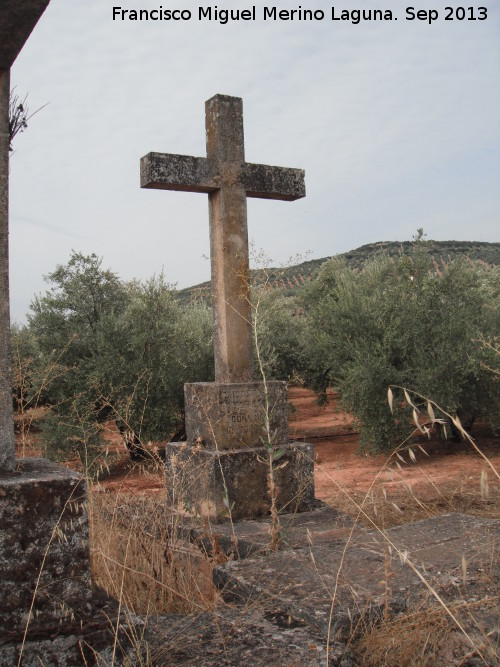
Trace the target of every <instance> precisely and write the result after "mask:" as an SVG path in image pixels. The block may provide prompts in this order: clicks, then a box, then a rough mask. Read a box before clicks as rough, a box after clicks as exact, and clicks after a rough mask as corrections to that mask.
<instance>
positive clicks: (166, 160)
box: [141, 153, 220, 192]
mask: <svg viewBox="0 0 500 667" xmlns="http://www.w3.org/2000/svg"><path fill="white" fill-rule="evenodd" d="M219 187H220V184H219V182H218V179H217V177H215V176H214V175H213V173H212V171H211V169H210V163H209V161H208V160H207V158H203V157H191V156H190V155H175V154H173V153H148V154H147V155H145V156H144V157H143V158H141V188H155V189H158V190H181V191H183V192H213V191H214V190H217V189H218V188H219Z"/></svg>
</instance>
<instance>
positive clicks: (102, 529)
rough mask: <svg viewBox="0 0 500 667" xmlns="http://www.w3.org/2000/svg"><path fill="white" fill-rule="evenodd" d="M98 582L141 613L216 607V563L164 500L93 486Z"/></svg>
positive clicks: (92, 538)
mask: <svg viewBox="0 0 500 667" xmlns="http://www.w3.org/2000/svg"><path fill="white" fill-rule="evenodd" d="M89 522H90V544H91V559H92V574H93V577H94V581H95V583H96V584H97V585H98V586H99V587H101V588H103V589H104V590H106V591H107V592H108V593H109V594H111V595H112V596H114V597H115V598H117V599H118V600H119V601H120V603H121V604H123V605H124V606H125V607H126V608H127V609H128V610H129V611H131V612H133V613H136V614H141V615H151V614H153V615H156V614H164V613H169V612H175V613H190V612H195V611H205V610H207V609H210V608H213V605H214V604H215V600H216V591H215V588H214V585H213V583H212V563H211V562H210V561H209V560H208V559H207V558H206V557H205V555H203V554H201V552H200V551H198V550H197V549H196V548H195V547H194V546H193V545H191V544H190V542H189V539H188V535H187V534H185V533H183V529H182V526H181V524H180V523H179V517H178V516H177V515H172V514H169V512H168V511H167V506H166V500H165V498H161V499H160V498H158V497H157V496H155V497H148V496H147V495H144V494H142V495H130V494H129V493H121V492H115V493H109V492H106V491H103V490H102V489H100V488H99V486H98V485H97V486H93V487H91V488H90V490H89Z"/></svg>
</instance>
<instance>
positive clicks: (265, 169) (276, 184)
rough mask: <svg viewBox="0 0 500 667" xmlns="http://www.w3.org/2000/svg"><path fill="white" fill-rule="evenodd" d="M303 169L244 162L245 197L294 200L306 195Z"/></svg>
mask: <svg viewBox="0 0 500 667" xmlns="http://www.w3.org/2000/svg"><path fill="white" fill-rule="evenodd" d="M304 174H305V172H304V170H303V169H289V168H288V167H271V166H269V165H266V164H253V163H251V162H246V163H245V165H244V171H243V183H244V187H245V190H246V193H247V197H258V198H259V199H281V200H284V201H294V200H295V199H301V198H302V197H305V196H306V185H305V181H304Z"/></svg>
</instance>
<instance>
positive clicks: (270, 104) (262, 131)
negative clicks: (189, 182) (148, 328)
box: [10, 0, 500, 321]
mask: <svg viewBox="0 0 500 667" xmlns="http://www.w3.org/2000/svg"><path fill="white" fill-rule="evenodd" d="M410 1H411V0H410ZM449 4H451V3H446V2H442V1H440V0H435V1H434V2H420V0H419V2H418V9H420V10H422V9H431V8H432V9H434V10H437V12H438V18H437V19H436V20H435V21H433V22H432V24H429V23H428V22H426V21H420V20H413V21H408V20H406V18H405V17H406V16H407V14H406V11H405V10H406V7H407V6H411V5H406V4H405V3H404V2H402V1H401V0H399V1H394V0H387V1H386V2H385V3H380V4H378V3H374V2H372V1H371V0H357V1H356V2H354V0H352V1H351V2H349V1H348V0H345V1H344V2H343V3H342V4H339V5H335V10H336V15H337V16H340V13H341V11H342V9H351V8H359V9H365V10H367V9H371V8H376V7H378V8H384V9H387V10H392V12H393V16H394V17H395V18H396V17H397V19H398V20H397V21H396V20H393V21H362V22H360V23H358V24H354V23H353V22H352V21H348V20H345V21H332V20H331V6H332V5H331V4H327V3H325V2H324V0H323V1H322V0H318V1H317V2H315V0H312V1H311V2H307V3H306V2H304V3H303V8H308V9H322V10H323V11H324V12H325V18H324V20H323V21H316V22H311V21H298V20H294V21H270V20H267V21H264V20H263V16H262V15H263V9H264V7H272V6H274V5H272V4H267V5H266V4H265V3H262V2H260V1H258V2H256V4H255V7H256V15H257V19H256V20H255V21H239V22H236V21H235V22H231V23H228V24H226V25H223V24H221V23H219V22H216V21H208V20H203V21H200V20H198V8H199V7H200V6H201V7H209V6H212V7H215V5H209V4H208V3H206V4H205V3H203V2H198V1H197V0H173V2H172V3H170V4H169V3H167V2H166V1H165V0H164V1H163V3H161V2H150V1H148V0H137V1H136V2H128V1H127V0H123V2H122V4H119V0H113V2H112V1H111V0H51V3H50V5H49V7H48V9H47V10H46V12H45V14H44V15H43V16H42V18H41V20H40V22H39V23H38V25H37V26H36V28H35V30H34V32H33V34H32V35H31V37H30V39H29V41H28V43H27V44H26V46H25V48H24V50H23V51H22V52H21V54H20V55H19V57H18V59H17V61H16V63H15V64H14V66H13V69H12V85H15V86H16V93H17V94H19V95H20V96H21V97H23V96H24V95H25V94H26V93H29V97H28V103H29V107H30V110H31V111H34V110H35V109H37V108H38V107H40V106H42V105H44V104H45V103H47V102H49V104H48V106H47V107H46V108H44V109H43V110H42V111H40V113H38V114H37V115H36V116H35V117H34V118H33V119H32V120H31V122H30V124H29V128H28V130H27V131H26V132H25V133H24V134H22V135H20V136H19V137H18V138H17V139H16V141H15V146H14V147H15V153H14V154H13V155H12V157H11V167H10V176H11V181H10V193H11V195H10V196H11V199H10V224H11V227H10V262H11V264H10V275H11V311H12V318H13V319H14V320H18V321H20V320H22V319H23V318H24V315H25V313H26V312H27V310H28V306H29V302H30V301H31V299H32V297H33V295H34V293H36V292H40V291H41V290H43V289H45V287H46V286H45V284H44V283H43V280H42V276H43V275H44V274H47V273H48V272H51V271H53V270H54V269H55V267H56V265H57V264H60V263H65V262H66V261H67V260H68V259H69V255H70V252H71V249H74V250H77V251H81V252H84V253H91V252H95V253H96V254H98V255H99V256H102V257H103V265H104V267H106V268H111V269H112V270H113V271H115V272H116V273H118V274H119V275H120V277H121V278H123V279H130V278H132V277H137V278H143V279H145V278H148V277H150V276H151V275H152V274H153V273H155V272H156V273H158V272H160V271H161V270H162V268H163V269H164V272H165V275H166V278H167V280H168V281H169V282H171V283H177V284H178V286H179V287H185V286H188V285H192V284H195V283H198V282H201V281H203V280H207V279H208V278H209V275H210V266H209V260H208V259H207V256H208V254H209V240H208V203H207V196H206V195H202V194H189V193H182V192H166V191H153V190H141V189H140V187H139V159H140V157H141V156H143V155H144V154H146V153H148V152H149V151H158V152H170V153H181V154H189V155H196V156H204V155H205V118H204V102H205V100H207V99H208V98H210V97H212V96H213V95H214V94H216V93H223V94H227V95H235V96H238V97H242V98H243V105H244V122H245V141H246V159H247V160H248V161H249V162H259V163H267V164H273V165H279V166H284V167H300V168H303V169H305V171H306V188H307V197H306V198H305V199H303V200H300V201H297V202H292V203H289V202H281V201H260V200H254V199H252V200H249V201H248V224H249V236H250V239H251V240H252V241H253V242H254V244H255V247H256V248H258V249H264V250H265V251H266V253H267V254H268V255H269V256H270V257H271V258H272V259H273V260H275V263H283V262H286V261H287V259H288V258H289V257H291V256H293V255H295V254H296V253H302V254H305V253H306V252H308V251H310V253H311V254H310V255H309V258H313V257H325V256H329V255H333V254H337V253H340V252H344V251H346V250H349V249H352V248H355V247H357V246H359V245H362V244H364V243H370V242H374V241H381V240H408V239H411V237H412V235H413V234H414V233H415V231H416V229H417V228H418V227H423V228H424V230H425V231H426V233H427V235H428V237H429V238H433V239H437V240H447V239H457V240H479V241H498V240H500V234H499V231H500V189H499V183H500V136H499V135H500V86H499V81H500V2H499V1H498V0H485V4H486V5H487V19H486V20H475V21H473V20H467V19H468V18H469V10H467V15H466V19H465V20H457V19H455V20H445V15H446V13H448V12H446V10H445V6H447V5H449ZM470 4H471V3H467V6H470ZM113 6H115V7H118V6H120V7H122V8H124V9H129V10H130V9H136V10H138V9H149V10H151V9H158V8H160V7H163V9H168V8H178V9H188V10H190V11H191V14H192V18H191V20H189V21H176V22H173V21H171V22H169V21H148V22H146V21H135V22H132V21H121V20H120V21H119V20H115V21H113V18H112V15H113ZM252 6H253V5H251V4H246V3H245V2H244V0H232V1H228V2H222V1H221V2H220V3H219V4H218V7H219V9H221V8H226V9H247V8H251V7H252ZM276 6H277V7H278V8H279V9H288V10H291V9H297V8H298V7H299V6H300V5H299V4H298V3H297V4H294V3H293V0H281V3H280V4H278V5H276ZM474 16H475V17H476V18H479V16H480V13H479V11H478V10H474Z"/></svg>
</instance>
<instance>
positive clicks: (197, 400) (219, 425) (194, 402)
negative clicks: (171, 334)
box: [184, 381, 289, 450]
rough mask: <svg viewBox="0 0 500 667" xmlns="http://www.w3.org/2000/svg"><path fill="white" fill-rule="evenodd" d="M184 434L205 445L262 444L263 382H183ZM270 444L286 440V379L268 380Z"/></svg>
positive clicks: (263, 432)
mask: <svg viewBox="0 0 500 667" xmlns="http://www.w3.org/2000/svg"><path fill="white" fill-rule="evenodd" d="M184 398H185V406H186V408H185V413H186V436H187V440H188V442H192V443H194V442H199V444H201V446H202V447H204V448H207V449H219V450H226V449H246V448H249V447H262V444H263V442H262V439H263V438H264V439H267V435H266V430H265V429H264V424H265V419H266V398H265V389H264V383H262V382H240V383H235V382H232V383H220V382H195V383H191V384H185V385H184ZM267 404H268V412H269V419H270V432H271V433H272V434H273V446H275V447H281V446H282V445H286V444H288V442H289V436H288V391H287V386H286V382H276V381H273V382H268V383H267Z"/></svg>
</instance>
